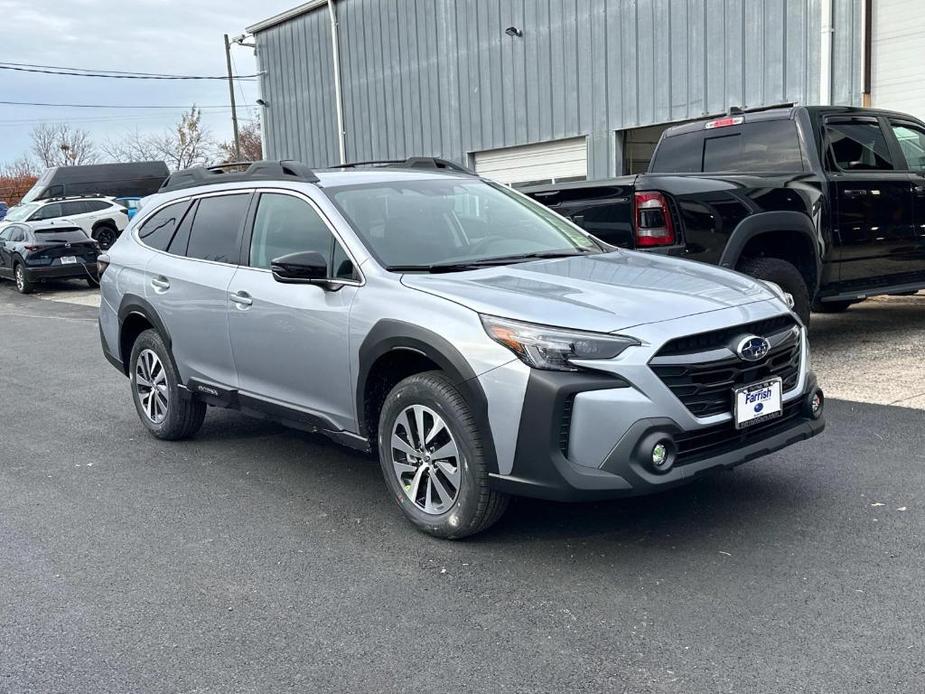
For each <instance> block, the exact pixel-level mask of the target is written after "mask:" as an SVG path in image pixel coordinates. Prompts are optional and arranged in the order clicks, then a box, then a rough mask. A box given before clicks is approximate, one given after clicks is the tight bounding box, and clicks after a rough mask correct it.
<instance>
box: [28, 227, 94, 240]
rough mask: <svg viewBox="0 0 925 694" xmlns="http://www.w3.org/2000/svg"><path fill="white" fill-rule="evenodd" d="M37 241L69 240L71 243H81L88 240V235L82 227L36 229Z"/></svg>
mask: <svg viewBox="0 0 925 694" xmlns="http://www.w3.org/2000/svg"><path fill="white" fill-rule="evenodd" d="M33 233H34V234H35V240H36V241H69V242H71V243H80V242H82V241H86V240H87V235H86V234H85V233H84V232H83V230H82V229H36V230H35V231H34V232H33Z"/></svg>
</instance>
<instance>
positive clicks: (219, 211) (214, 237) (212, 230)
mask: <svg viewBox="0 0 925 694" xmlns="http://www.w3.org/2000/svg"><path fill="white" fill-rule="evenodd" d="M250 199H251V194H250V193H246V194H237V195H216V196H211V197H206V198H202V199H200V200H199V208H198V209H197V210H196V217H195V219H194V220H193V228H192V230H191V231H190V240H189V246H188V248H187V251H186V255H187V257H189V258H199V259H201V260H211V261H213V262H217V263H233V264H237V263H238V262H239V261H240V257H241V229H242V228H243V227H244V218H245V216H246V215H247V207H248V205H249V204H250Z"/></svg>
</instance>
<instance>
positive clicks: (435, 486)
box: [389, 405, 462, 516]
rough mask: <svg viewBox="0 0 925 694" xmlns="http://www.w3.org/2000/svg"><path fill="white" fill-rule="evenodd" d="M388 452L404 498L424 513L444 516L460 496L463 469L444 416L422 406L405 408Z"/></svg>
mask: <svg viewBox="0 0 925 694" xmlns="http://www.w3.org/2000/svg"><path fill="white" fill-rule="evenodd" d="M389 451H390V453H391V459H392V469H393V470H394V472H395V475H396V477H397V478H398V483H399V485H400V486H401V488H402V491H403V492H404V493H405V496H406V497H408V499H409V500H410V501H411V502H412V503H413V504H414V505H415V506H416V507H417V508H418V509H419V510H421V511H423V512H424V513H427V514H429V515H432V516H437V515H440V514H442V513H446V512H447V511H448V510H449V509H450V507H451V506H452V505H453V503H454V502H455V501H456V498H457V497H458V496H459V488H460V486H461V480H460V477H461V473H462V467H461V459H460V454H459V447H458V446H457V445H456V439H455V438H454V437H453V433H452V432H451V431H450V428H449V427H448V426H447V424H446V422H445V421H444V420H443V417H441V416H440V415H439V414H437V413H436V412H434V411H433V410H432V409H430V408H429V407H425V406H424V405H411V406H409V407H406V408H405V409H404V410H402V412H401V414H399V415H398V418H397V419H396V420H395V424H393V425H392V437H391V440H390V443H389Z"/></svg>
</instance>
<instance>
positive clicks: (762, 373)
mask: <svg viewBox="0 0 925 694" xmlns="http://www.w3.org/2000/svg"><path fill="white" fill-rule="evenodd" d="M756 328H757V329H756ZM762 328H764V329H762ZM769 328H770V329H769ZM749 334H756V335H763V336H765V337H767V338H768V339H769V340H771V342H772V345H773V347H772V348H771V350H770V352H768V355H767V356H766V357H765V358H764V359H763V360H762V361H759V362H747V361H743V360H742V359H740V358H739V357H738V356H730V357H723V358H720V359H713V360H711V361H699V360H698V359H696V354H697V353H698V352H700V351H703V350H704V349H710V350H716V349H719V348H721V347H723V346H727V345H730V344H731V343H733V342H734V341H735V340H736V338H737V337H738V336H745V335H749ZM695 345H696V350H695V351H692V349H693V348H694V346H695ZM800 351H801V350H800V332H799V330H798V329H796V323H795V322H794V320H793V318H791V317H789V316H781V317H779V318H775V319H770V320H768V321H761V322H760V323H749V324H746V325H741V326H737V327H735V328H731V329H728V328H727V329H724V330H717V331H714V332H712V333H702V334H700V335H693V336H690V337H685V338H680V339H678V340H672V341H671V342H669V343H667V344H666V345H665V347H663V348H662V349H661V350H659V352H658V354H656V355H655V357H654V358H653V359H652V361H651V362H650V365H649V366H650V368H651V369H652V371H653V372H655V374H656V375H657V376H658V377H659V378H660V379H661V380H662V382H663V383H664V384H665V385H666V386H668V387H669V388H670V389H671V392H672V393H674V395H675V397H677V398H678V400H680V401H681V402H682V403H684V406H685V407H687V409H688V410H689V411H690V413H691V414H693V415H694V416H695V417H709V416H712V415H717V414H723V413H725V412H729V411H730V410H731V409H732V406H733V390H734V389H735V388H740V387H742V386H746V385H749V384H751V383H756V382H758V381H764V380H767V379H769V378H774V377H775V376H777V377H780V379H781V381H782V382H783V392H785V393H786V392H788V391H789V390H791V389H793V388H794V387H795V386H796V385H797V381H798V380H799V377H800ZM682 355H683V358H681V357H682ZM672 357H677V360H673V359H672Z"/></svg>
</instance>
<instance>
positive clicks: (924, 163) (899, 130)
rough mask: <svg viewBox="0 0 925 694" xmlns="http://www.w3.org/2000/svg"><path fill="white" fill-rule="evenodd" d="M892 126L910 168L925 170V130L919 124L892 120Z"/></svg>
mask: <svg viewBox="0 0 925 694" xmlns="http://www.w3.org/2000/svg"><path fill="white" fill-rule="evenodd" d="M890 127H891V128H892V129H893V135H895V136H896V141H897V142H899V147H900V149H902V151H903V156H904V157H905V159H906V166H907V167H908V168H909V170H911V171H918V172H920V173H921V172H925V130H923V129H922V127H921V126H919V125H915V124H912V123H902V122H897V121H890Z"/></svg>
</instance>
